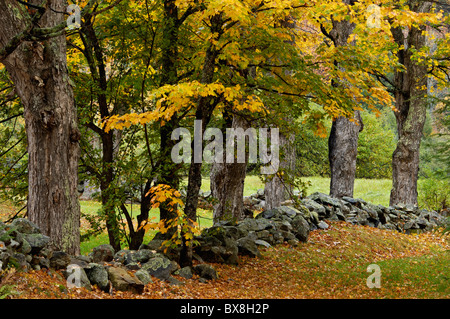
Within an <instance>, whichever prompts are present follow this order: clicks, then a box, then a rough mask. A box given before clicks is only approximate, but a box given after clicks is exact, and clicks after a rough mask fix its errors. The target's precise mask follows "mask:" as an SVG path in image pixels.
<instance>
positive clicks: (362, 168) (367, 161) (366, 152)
mask: <svg viewBox="0 0 450 319" xmlns="http://www.w3.org/2000/svg"><path fill="white" fill-rule="evenodd" d="M361 117H362V119H363V123H364V129H363V131H362V132H361V133H360V134H359V139H358V157H357V160H356V177H357V178H370V179H373V178H377V179H379V178H391V176H392V153H393V152H394V150H395V147H396V138H395V132H394V131H393V130H392V129H391V128H390V127H389V125H388V124H387V123H386V121H387V115H386V114H384V115H381V116H380V117H376V116H375V114H373V113H367V112H361Z"/></svg>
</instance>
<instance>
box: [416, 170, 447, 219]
mask: <svg viewBox="0 0 450 319" xmlns="http://www.w3.org/2000/svg"><path fill="white" fill-rule="evenodd" d="M418 202H419V206H420V207H422V208H425V209H427V210H435V211H437V212H443V211H444V210H446V209H448V207H449V204H450V182H449V181H448V180H439V179H434V178H427V179H425V180H423V181H422V182H421V183H419V196H418Z"/></svg>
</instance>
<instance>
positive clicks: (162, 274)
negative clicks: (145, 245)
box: [142, 257, 172, 280]
mask: <svg viewBox="0 0 450 319" xmlns="http://www.w3.org/2000/svg"><path fill="white" fill-rule="evenodd" d="M142 269H143V270H145V271H147V272H148V273H149V275H151V276H153V277H156V278H158V279H161V280H167V279H168V278H169V276H170V274H171V273H172V263H171V262H170V260H169V259H167V258H165V257H154V258H151V259H150V260H149V261H148V262H146V263H145V264H143V265H142Z"/></svg>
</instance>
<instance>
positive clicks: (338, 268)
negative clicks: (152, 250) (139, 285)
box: [12, 222, 450, 299]
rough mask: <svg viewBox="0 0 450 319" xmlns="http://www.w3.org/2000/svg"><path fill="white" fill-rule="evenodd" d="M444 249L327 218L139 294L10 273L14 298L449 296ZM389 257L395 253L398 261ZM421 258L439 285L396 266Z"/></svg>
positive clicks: (434, 240)
mask: <svg viewBox="0 0 450 319" xmlns="http://www.w3.org/2000/svg"><path fill="white" fill-rule="evenodd" d="M449 249H450V243H449V238H448V236H447V237H445V236H442V235H441V234H440V233H437V232H429V233H424V234H420V235H407V234H401V233H398V232H395V231H389V230H381V229H377V228H371V227H364V226H358V225H351V224H347V223H344V222H332V223H331V225H330V228H329V229H327V230H316V231H313V232H311V234H310V238H309V241H308V243H304V244H300V245H299V246H297V247H291V246H289V245H287V244H286V245H279V246H276V247H272V248H269V249H265V250H264V251H263V257H262V258H248V257H242V258H241V262H240V264H239V265H237V266H232V265H223V264H213V266H214V267H215V268H216V270H217V271H218V274H219V279H218V280H215V281H209V282H207V283H200V282H199V281H198V280H197V279H198V278H196V277H194V278H193V279H190V280H186V279H183V278H180V277H176V278H177V279H178V280H180V281H183V282H184V285H181V286H175V285H170V284H169V283H167V282H163V281H160V280H157V279H155V278H154V279H153V283H150V284H148V285H146V287H145V291H144V293H143V294H141V295H134V294H132V293H128V292H113V293H112V294H108V293H104V292H102V291H100V290H98V289H97V288H95V287H94V288H93V290H92V291H88V290H86V289H76V288H75V289H68V288H66V283H65V279H64V278H63V276H62V275H61V274H60V273H59V272H55V271H45V270H41V271H31V272H28V273H16V274H15V275H14V280H13V282H14V284H15V290H16V292H17V294H14V295H12V298H25V299H27V298H93V299H97V298H101V299H107V298H115V299H124V298H127V299H128V298H152V299H155V298H214V299H222V298H280V299H285V298H448V297H449V290H448V286H449V285H448V281H446V280H448V277H450V274H449V273H448V270H445V269H446V267H445V266H444V268H442V266H440V267H436V269H435V270H433V265H434V263H435V260H438V261H441V263H442V260H441V259H442V258H446V259H447V260H448V259H449V253H448V251H449ZM408 258H410V259H408ZM427 258H428V259H427ZM433 258H436V259H433ZM439 258H441V259H439ZM409 260H410V261H409ZM391 261H401V263H400V266H395V265H394V264H392V262H391ZM422 262H423V263H429V264H426V267H429V270H428V268H427V269H426V270H425V271H435V272H436V274H432V275H433V276H431V278H434V276H436V278H441V279H442V280H441V282H443V283H444V287H440V288H439V289H437V287H436V284H435V283H434V282H431V281H430V282H428V281H427V280H428V279H426V278H425V279H424V278H416V277H417V276H416V277H415V276H414V275H412V274H414V272H416V268H411V269H409V270H407V271H408V272H406V273H405V274H403V275H402V270H401V269H400V270H399V269H397V268H395V267H405V265H407V267H406V268H408V267H410V266H411V267H418V266H420V263H422ZM443 262H444V265H445V262H446V261H445V260H444V261H443ZM373 263H379V264H380V265H381V266H380V268H381V288H379V289H377V288H373V289H369V288H368V287H367V286H366V279H367V277H368V276H369V275H370V273H368V272H366V270H367V266H368V265H369V264H373ZM446 271H447V272H446ZM439 276H441V277H439ZM417 283H420V285H418V284H417ZM440 285H441V286H442V283H441V284H440ZM445 285H447V286H445Z"/></svg>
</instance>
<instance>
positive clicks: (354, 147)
mask: <svg viewBox="0 0 450 319" xmlns="http://www.w3.org/2000/svg"><path fill="white" fill-rule="evenodd" d="M355 120H356V122H358V123H359V125H358V124H356V123H354V122H351V121H350V120H349V119H347V118H345V117H342V116H340V117H338V118H337V119H336V120H334V121H333V124H332V126H331V132H330V137H329V138H328V158H329V162H330V172H331V181H330V196H333V197H337V198H341V197H343V196H348V197H353V186H354V183H355V176H356V157H357V155H358V137H359V132H361V131H362V128H363V125H362V119H361V116H360V114H359V111H356V112H355Z"/></svg>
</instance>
